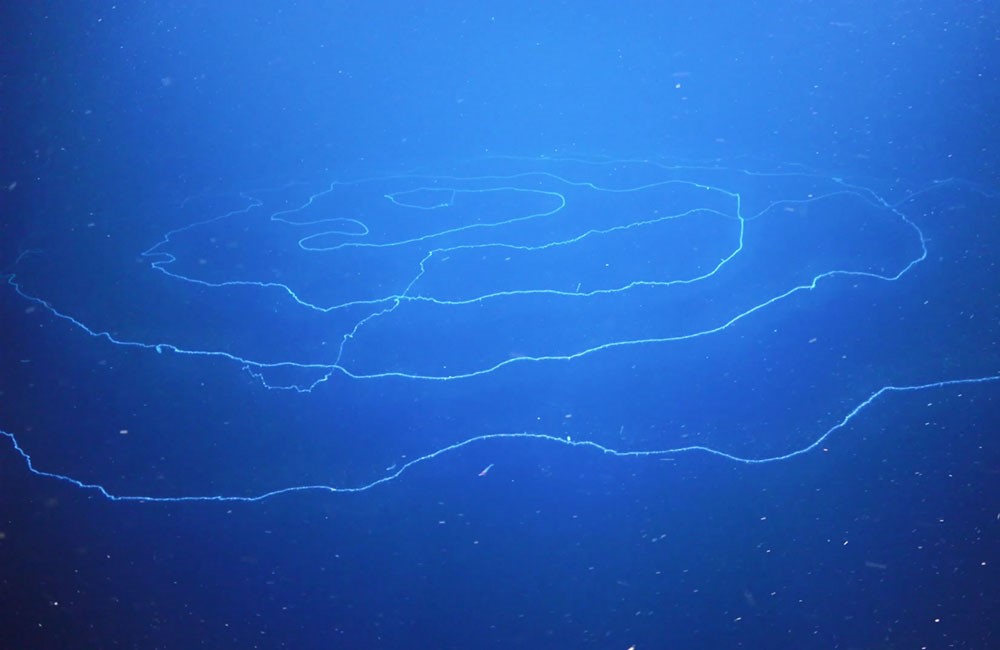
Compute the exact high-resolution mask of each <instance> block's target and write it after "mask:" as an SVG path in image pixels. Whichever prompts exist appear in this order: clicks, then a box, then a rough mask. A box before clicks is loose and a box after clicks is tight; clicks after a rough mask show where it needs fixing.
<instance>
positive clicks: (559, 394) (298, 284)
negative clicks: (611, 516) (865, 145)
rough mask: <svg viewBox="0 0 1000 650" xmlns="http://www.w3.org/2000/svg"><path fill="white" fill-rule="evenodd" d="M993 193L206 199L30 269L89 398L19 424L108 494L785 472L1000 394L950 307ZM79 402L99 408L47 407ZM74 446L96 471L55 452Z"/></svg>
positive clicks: (139, 496)
mask: <svg viewBox="0 0 1000 650" xmlns="http://www.w3.org/2000/svg"><path fill="white" fill-rule="evenodd" d="M996 202H997V197H996V196H995V195H994V194H991V193H990V192H988V191H984V190H983V189H981V188H977V187H975V186H973V185H971V184H969V183H966V182H962V181H958V180H954V179H949V180H942V181H935V182H931V183H928V184H925V185H923V186H915V187H907V186H906V185H905V184H904V183H902V182H901V181H898V180H892V181H864V182H863V181H860V180H856V179H851V178H846V177H834V176H829V175H824V174H821V173H818V172H815V171H812V170H809V169H806V168H804V167H800V166H794V165H774V164H771V165H765V164H762V163H759V162H753V161H728V162H725V163H723V162H711V163H698V164H691V163H685V164H679V163H667V162H663V161H653V160H612V159H604V158H600V159H596V158H595V159H553V158H490V159H483V160H474V161H468V162H464V163H462V164H459V165H455V166H454V167H452V168H450V169H445V170H440V169H439V170H435V171H433V172H423V171H421V172H409V173H405V174H403V173H400V174H388V175H384V176H377V177H369V178H365V179H360V180H337V181H333V182H331V181H324V182H321V183H309V182H290V183H286V184H283V185H280V186H276V187H272V188H267V189H253V190H244V191H240V192H236V193H231V194H224V193H218V194H212V193H203V194H200V195H196V196H194V197H191V198H188V199H185V200H184V201H183V202H180V204H179V205H178V206H177V207H176V210H175V211H174V213H172V214H169V215H167V216H157V218H156V219H151V220H150V222H149V225H155V224H156V223H160V222H163V221H164V220H169V221H170V222H171V223H172V224H173V225H172V226H170V227H169V228H165V229H164V230H165V232H163V234H161V235H159V236H157V237H154V238H153V239H152V240H148V239H147V240H146V242H145V244H143V245H140V246H137V247H132V242H133V239H134V238H137V237H139V235H135V234H134V230H135V229H133V231H130V232H132V233H133V234H131V235H130V236H128V237H126V236H123V235H122V236H119V235H117V234H116V233H112V234H115V236H114V237H112V236H111V235H109V236H108V237H107V238H106V239H107V240H109V241H110V242H111V243H108V241H105V242H103V244H102V246H103V248H102V249H101V253H100V255H99V256H98V254H96V253H94V252H93V251H90V252H87V250H86V249H87V248H88V246H87V245H86V243H79V244H75V243H74V242H73V238H72V237H71V238H70V243H69V244H68V246H69V248H70V249H72V251H73V252H72V253H71V254H68V255H65V254H63V253H59V254H55V253H53V252H51V251H48V250H46V248H45V246H44V245H42V246H41V247H40V248H39V249H38V250H34V249H33V250H30V251H26V252H25V253H24V254H22V256H21V258H20V259H19V261H18V263H17V264H16V265H15V268H14V269H13V271H12V272H11V273H9V274H8V275H7V276H6V284H7V286H8V287H9V290H10V294H11V295H10V299H11V300H12V301H16V302H17V304H20V305H21V306H22V307H23V310H22V315H21V316H19V318H21V319H22V320H23V323H22V324H23V327H24V329H26V330H27V329H31V328H34V331H42V332H43V334H42V335H37V334H36V335H35V336H36V348H37V350H42V349H44V350H46V351H48V355H49V356H48V358H47V359H43V358H41V357H44V356H45V355H43V354H40V353H39V354H40V358H39V359H34V358H26V359H24V360H23V361H24V362H25V364H24V365H26V366H32V367H36V366H42V365H46V364H48V365H47V366H46V367H47V368H48V370H45V371H40V372H42V374H41V375H40V376H41V377H43V378H42V379H39V378H38V377H35V378H34V379H33V380H34V382H35V384H36V385H41V386H42V387H43V388H44V387H46V386H47V385H55V384H56V383H57V382H58V381H62V380H63V379H64V376H63V375H62V374H61V373H62V372H63V370H62V369H61V368H62V366H67V365H68V366H70V367H71V370H70V371H69V372H70V374H71V375H72V374H75V375H76V376H77V379H76V380H75V381H76V383H75V384H74V386H73V390H72V391H71V390H67V391H66V394H67V395H70V394H72V395H76V396H77V398H79V399H80V400H81V403H82V404H85V405H86V406H83V407H82V406H81V404H76V403H64V402H63V401H61V400H60V399H59V398H58V397H54V398H53V402H52V403H53V405H54V407H53V408H52V409H51V411H54V412H55V413H56V415H53V414H52V413H50V412H49V411H48V410H40V409H37V408H36V409H33V408H31V407H29V406H23V408H19V409H18V412H17V417H16V418H11V421H0V427H2V428H3V430H2V433H3V435H4V436H5V437H6V438H8V440H9V443H10V445H11V447H12V449H13V450H14V453H15V454H19V456H20V458H21V459H22V460H23V461H24V463H25V464H26V466H27V467H28V469H29V470H30V471H31V472H32V473H34V474H37V475H39V476H42V477H47V478H52V479H59V480H62V481H66V482H69V483H70V484H72V485H75V486H76V487H79V488H81V489H85V490H91V491H95V492H97V493H98V494H101V495H103V496H104V497H106V498H108V499H111V500H115V501H119V500H134V501H228V500H233V501H258V500H262V499H266V498H270V497H273V496H276V495H279V494H288V493H294V492H301V491H315V490H322V491H328V492H336V493H340V492H361V491H366V490H370V489H373V488H375V487H377V486H380V485H383V484H386V483H389V482H392V481H397V480H402V479H403V478H404V476H405V474H406V473H407V472H412V471H415V470H416V469H417V466H424V467H426V468H428V469H427V471H433V470H431V469H429V468H431V467H433V466H435V465H437V464H447V463H449V462H466V461H465V460H461V459H463V454H470V453H478V454H485V456H483V458H485V459H486V462H480V461H476V463H478V464H474V468H475V471H473V472H472V475H476V474H478V473H479V470H480V469H481V468H482V467H483V466H487V467H488V468H492V467H494V462H493V456H494V455H502V454H508V455H509V454H512V453H513V454H516V451H511V450H516V449H517V448H518V447H519V446H521V447H530V448H531V449H532V450H533V451H532V453H533V454H534V456H533V457H534V458H536V459H537V457H538V455H540V454H541V455H543V456H546V457H555V456H558V455H569V456H572V455H574V454H598V455H600V456H603V457H605V458H606V459H607V460H606V462H608V463H612V462H647V461H650V460H658V459H672V460H674V461H675V463H682V462H685V460H686V459H687V458H688V457H689V456H706V455H707V456H711V457H715V458H716V459H718V460H719V461H720V462H729V463H744V464H766V463H778V462H793V461H794V459H795V458H796V457H799V456H801V455H803V454H807V453H809V452H814V451H816V450H818V449H821V448H824V447H825V446H827V445H830V444H834V443H833V440H832V439H831V438H834V437H837V436H841V435H842V436H843V441H842V444H844V445H850V444H851V442H850V437H851V435H852V434H851V432H850V431H849V429H851V428H852V427H855V426H864V420H865V416H866V414H868V413H870V412H872V411H874V410H875V409H876V408H877V405H878V404H879V403H881V402H885V401H890V400H896V399H913V396H914V395H915V394H931V393H933V392H935V391H949V392H950V393H951V394H953V395H957V394H964V393H965V392H970V393H974V392H975V391H977V390H981V387H986V389H987V390H995V382H997V381H998V380H1000V374H998V373H997V370H996V368H997V364H996V360H995V359H991V358H989V356H988V355H987V356H984V355H983V354H982V353H981V349H982V348H981V347H980V346H979V344H978V343H977V341H982V340H984V339H988V337H989V336H990V335H989V332H987V331H986V330H983V329H979V324H978V323H982V322H984V321H989V317H987V318H986V319H982V318H981V319H980V320H979V321H978V322H973V321H972V320H971V319H968V318H959V317H958V316H957V309H958V308H957V307H956V305H955V301H956V297H955V295H956V292H957V291H958V290H959V289H960V288H962V287H970V286H972V285H970V284H969V280H970V279H975V278H981V277H983V276H982V275H980V274H979V273H978V267H977V266H976V263H977V258H976V256H975V254H973V255H971V256H970V255H969V254H968V249H965V251H966V252H965V255H964V257H963V256H962V255H960V254H959V252H958V251H959V249H960V248H962V247H963V246H965V244H964V243H962V242H963V241H965V239H963V238H967V237H968V233H967V232H956V229H955V224H954V219H953V217H954V215H955V214H956V213H957V212H960V211H964V213H963V214H970V213H971V214H975V213H976V211H977V209H978V207H989V206H991V207H992V208H993V209H995V204H996ZM133 218H138V217H133ZM91 225H93V224H91ZM970 227H972V226H970ZM929 233H933V236H932V235H930V234H929ZM949 237H954V239H953V240H949ZM81 239H82V240H87V237H86V236H84V235H81ZM88 241H89V240H88ZM88 256H90V257H88ZM98 257H100V258H101V259H105V260H107V259H110V260H111V261H110V262H107V263H106V265H102V264H101V263H99V262H95V261H94V260H95V259H97V258H98ZM53 267H55V268H56V269H57V270H53ZM56 277H57V278H58V281H57V280H53V278H56ZM46 278H47V279H46ZM994 295H995V291H991V290H990V288H989V287H986V288H985V289H981V290H980V292H979V293H976V292H975V291H974V290H973V289H971V288H967V293H966V294H965V297H964V298H963V299H962V300H963V304H964V307H963V308H964V309H966V310H968V311H976V309H980V310H982V311H981V313H987V312H989V310H991V309H995V307H994V306H993V305H992V302H994V301H993V300H992V299H991V296H994ZM977 300H978V301H980V303H981V304H979V306H978V307H977ZM38 336H44V337H47V338H44V340H40V341H39V340H38V339H37V337H38ZM49 337H50V338H49ZM29 356H30V355H29ZM88 364H90V365H88ZM91 366H93V367H96V368H99V369H100V371H99V372H100V373H103V374H101V376H100V378H99V379H97V380H95V383H94V384H93V385H91V383H90V381H89V380H88V377H92V376H95V375H94V373H96V372H98V371H95V370H93V368H92V367H91ZM44 377H48V379H44ZM47 382H51V384H47ZM990 385H993V386H990ZM104 387H109V388H108V389H107V390H105V388H104ZM108 390H110V391H112V392H115V391H122V392H123V395H122V396H121V397H120V398H119V399H117V400H108V399H107V398H106V397H105V396H106V394H107V392H108ZM81 391H82V393H83V395H84V396H83V397H80V393H81ZM88 391H94V396H92V397H90V398H88V397H87V395H88ZM98 394H99V395H100V396H99V397H98V396H97V395H98ZM176 395H183V396H184V397H183V399H178V398H176V397H175V396H176ZM924 398H926V395H923V396H922V397H921V399H924ZM67 399H68V400H70V402H72V399H74V398H70V397H67ZM95 400H96V401H97V402H99V405H98V406H97V407H95V408H94V409H90V408H88V407H89V406H92V405H93V401H95ZM924 401H926V400H924ZM147 402H149V403H153V404H154V407H150V408H149V409H147V410H146V411H143V408H141V407H140V406H139V405H141V404H146V403H147ZM169 404H180V406H168V405H169ZM155 405H158V406H155ZM81 408H83V409H84V410H86V411H87V412H91V411H93V412H97V411H99V412H100V414H99V415H95V414H92V415H88V416H87V417H82V418H69V417H68V416H64V417H63V418H60V417H59V416H58V412H59V411H60V410H66V411H73V410H74V409H77V410H79V409H81ZM5 410H6V411H7V413H8V415H10V413H11V412H12V409H11V408H9V407H8V408H7V409H5ZM248 410H250V411H253V413H254V415H253V417H250V416H247V412H248ZM180 411H183V414H178V412H180ZM164 414H167V415H166V416H164ZM0 417H3V416H2V415H0ZM175 418H176V419H175ZM14 420H16V421H14ZM65 420H69V421H65ZM835 434H836V435H835ZM138 435H142V436H144V440H146V442H144V443H143V445H142V446H140V445H138V444H136V443H135V442H134V441H135V439H136V437H137V436H138ZM887 435H888V434H887ZM81 439H83V440H84V441H86V445H87V448H88V449H91V450H99V451H94V452H93V454H94V456H93V459H91V460H88V459H87V457H86V454H84V456H85V458H83V459H81V458H79V457H78V456H77V457H72V456H73V454H71V453H64V452H65V451H66V450H67V449H68V448H70V447H73V446H74V445H78V444H80V442H79V441H80V440H81ZM73 448H74V449H76V447H73ZM225 450H234V451H233V453H234V455H235V454H236V451H235V450H239V455H240V456H241V457H243V458H245V457H246V455H248V454H249V456H250V457H252V458H256V459H257V468H256V469H255V471H254V472H253V473H252V474H253V476H254V478H253V479H251V477H250V476H249V475H248V473H246V472H238V471H236V470H230V471H228V472H227V471H225V470H224V469H222V468H224V467H226V463H227V462H228V461H227V456H228V454H227V453H226V451H225ZM276 450H277V451H276ZM276 456H277V457H278V458H279V459H280V460H279V459H276V460H275V466H274V467H268V466H267V459H269V458H275V457H276ZM94 459H99V460H94ZM449 459H453V460H449ZM241 462H243V461H241ZM235 464H236V463H234V465H235ZM153 466H155V467H153ZM495 466H496V469H493V470H492V472H491V473H490V476H491V478H492V477H493V476H494V475H495V474H497V473H500V471H501V463H499V462H497V463H496V464H495ZM122 467H125V468H126V469H124V470H123V469H122ZM660 467H666V465H660ZM217 470H218V475H216V472H217ZM485 474H486V471H485V470H484V471H483V472H482V475H483V476H485ZM261 476H263V477H265V478H258V477H261ZM241 481H245V482H241Z"/></svg>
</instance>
